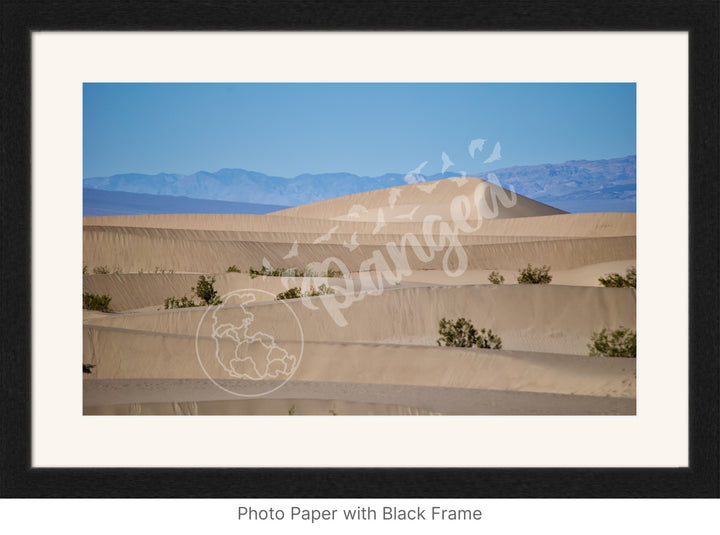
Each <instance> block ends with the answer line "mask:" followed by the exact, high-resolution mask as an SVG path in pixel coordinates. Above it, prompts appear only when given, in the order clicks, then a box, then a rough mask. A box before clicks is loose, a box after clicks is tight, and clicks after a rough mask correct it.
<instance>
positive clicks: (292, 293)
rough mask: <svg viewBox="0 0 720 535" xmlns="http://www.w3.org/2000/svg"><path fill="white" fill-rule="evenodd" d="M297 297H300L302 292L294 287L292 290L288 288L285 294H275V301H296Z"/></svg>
mask: <svg viewBox="0 0 720 535" xmlns="http://www.w3.org/2000/svg"><path fill="white" fill-rule="evenodd" d="M299 297H302V292H301V291H300V288H298V287H297V286H295V287H294V288H290V289H288V290H287V291H285V292H281V293H279V294H277V296H276V297H275V299H276V300H277V301H280V300H282V299H297V298H299Z"/></svg>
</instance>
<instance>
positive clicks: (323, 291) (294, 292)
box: [275, 284, 335, 301]
mask: <svg viewBox="0 0 720 535" xmlns="http://www.w3.org/2000/svg"><path fill="white" fill-rule="evenodd" d="M334 293H335V290H333V289H332V288H330V287H329V286H327V285H325V284H321V285H320V286H318V287H317V288H315V286H310V290H309V291H307V292H304V293H303V291H302V290H301V289H300V288H299V287H297V286H295V287H294V288H290V289H289V290H287V291H285V292H282V293H279V294H277V296H276V297H275V299H276V300H277V301H280V300H281V299H298V298H300V297H317V296H318V295H332V294H334Z"/></svg>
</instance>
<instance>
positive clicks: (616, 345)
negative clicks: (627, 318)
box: [588, 327, 637, 359]
mask: <svg viewBox="0 0 720 535" xmlns="http://www.w3.org/2000/svg"><path fill="white" fill-rule="evenodd" d="M588 348H589V349H590V356H591V357H598V356H600V357H625V358H633V359H634V358H636V354H637V335H636V333H635V331H632V330H630V329H627V328H625V327H619V328H617V329H615V330H614V331H609V330H608V329H603V330H602V331H599V332H594V333H593V334H592V336H591V337H590V343H589V344H588Z"/></svg>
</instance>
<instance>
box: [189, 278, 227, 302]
mask: <svg viewBox="0 0 720 535" xmlns="http://www.w3.org/2000/svg"><path fill="white" fill-rule="evenodd" d="M214 284H215V277H206V276H205V275H200V277H199V278H198V280H197V283H196V285H195V286H194V287H193V288H191V290H192V291H193V292H195V295H197V296H198V297H199V298H200V299H202V300H203V301H204V302H205V304H206V305H219V304H221V303H222V301H221V300H220V298H219V297H218V294H217V291H216V290H215V286H214Z"/></svg>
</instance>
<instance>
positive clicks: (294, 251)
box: [283, 240, 298, 260]
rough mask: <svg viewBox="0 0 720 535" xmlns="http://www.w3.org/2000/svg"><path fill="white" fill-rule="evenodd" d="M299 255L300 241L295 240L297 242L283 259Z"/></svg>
mask: <svg viewBox="0 0 720 535" xmlns="http://www.w3.org/2000/svg"><path fill="white" fill-rule="evenodd" d="M297 255H298V242H297V240H295V243H293V244H292V247H290V252H288V254H286V255H285V256H283V260H288V259H290V258H295V257H296V256H297Z"/></svg>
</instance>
